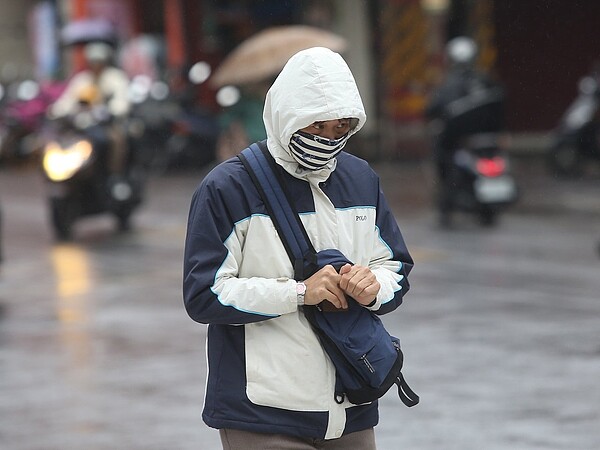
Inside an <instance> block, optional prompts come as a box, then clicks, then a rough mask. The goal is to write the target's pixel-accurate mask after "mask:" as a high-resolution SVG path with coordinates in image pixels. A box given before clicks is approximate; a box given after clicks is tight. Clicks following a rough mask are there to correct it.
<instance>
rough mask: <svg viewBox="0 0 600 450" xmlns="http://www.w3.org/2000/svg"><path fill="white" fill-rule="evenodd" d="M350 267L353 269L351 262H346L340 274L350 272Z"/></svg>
mask: <svg viewBox="0 0 600 450" xmlns="http://www.w3.org/2000/svg"><path fill="white" fill-rule="evenodd" d="M350 269H352V265H351V264H348V263H346V264H344V265H343V266H342V267H341V268H340V272H339V273H340V275H344V274H345V273H348V272H350Z"/></svg>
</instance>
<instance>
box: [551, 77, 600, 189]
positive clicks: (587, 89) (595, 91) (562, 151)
mask: <svg viewBox="0 0 600 450" xmlns="http://www.w3.org/2000/svg"><path fill="white" fill-rule="evenodd" d="M578 90H579V94H578V95H577V97H576V98H575V100H574V101H573V102H572V103H571V104H570V105H569V107H568V108H567V110H566V111H565V113H564V114H563V116H562V117H561V120H560V122H559V125H558V127H557V128H556V130H555V132H554V141H553V143H552V146H551V147H550V148H549V149H548V153H547V160H548V167H549V169H550V171H551V172H552V173H553V174H555V175H558V176H567V177H573V176H577V175H580V174H581V173H582V171H583V168H584V167H585V166H586V163H589V162H592V161H595V162H597V163H600V127H599V117H598V111H599V106H600V84H599V81H598V78H597V77H594V76H586V77H583V78H582V79H581V80H580V81H579V85H578Z"/></svg>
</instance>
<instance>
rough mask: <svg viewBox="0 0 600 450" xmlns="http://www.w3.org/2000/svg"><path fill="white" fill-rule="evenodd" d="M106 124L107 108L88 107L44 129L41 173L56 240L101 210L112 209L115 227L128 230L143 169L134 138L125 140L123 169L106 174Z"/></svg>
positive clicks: (67, 236) (139, 197)
mask: <svg viewBox="0 0 600 450" xmlns="http://www.w3.org/2000/svg"><path fill="white" fill-rule="evenodd" d="M109 124H110V117H109V116H108V113H107V112H106V110H105V109H103V108H99V107H91V108H84V109H82V110H81V111H80V112H78V113H76V114H74V115H71V116H68V117H65V118H61V119H57V120H54V121H53V122H52V123H51V126H50V127H49V129H48V130H46V132H45V133H44V136H43V141H44V142H45V145H44V148H43V159H42V172H43V175H44V177H45V179H46V181H47V186H48V205H49V209H50V219H51V224H52V227H53V229H54V233H55V236H56V238H57V239H58V240H68V239H70V238H71V237H72V227H73V224H74V223H75V221H76V220H77V219H79V218H81V217H83V216H89V215H95V214H101V213H109V214H112V215H113V216H114V217H115V218H116V219H117V223H118V227H119V229H120V230H126V229H128V228H129V220H130V216H131V214H132V213H133V211H134V210H135V209H136V208H137V207H138V206H139V205H140V203H141V202H142V196H143V195H142V194H143V184H144V178H145V174H144V170H143V166H142V165H141V164H140V163H139V162H138V161H139V158H138V156H139V155H137V151H136V150H137V149H136V147H135V146H134V145H133V143H130V144H129V154H128V160H127V163H126V170H125V173H124V174H123V175H122V176H114V175H111V174H110V171H109V164H108V153H109V152H108V146H109V145H110V141H109V138H108V126H109Z"/></svg>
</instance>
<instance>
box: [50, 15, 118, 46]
mask: <svg viewBox="0 0 600 450" xmlns="http://www.w3.org/2000/svg"><path fill="white" fill-rule="evenodd" d="M60 37H61V41H62V43H63V44H64V45H76V44H87V43H88V42H98V41H101V42H106V43H107V44H115V43H116V40H117V34H116V30H115V27H114V26H113V25H112V23H110V22H109V21H108V20H105V19H82V20H76V21H73V22H70V23H68V24H67V25H65V26H64V27H63V29H62V31H61V34H60Z"/></svg>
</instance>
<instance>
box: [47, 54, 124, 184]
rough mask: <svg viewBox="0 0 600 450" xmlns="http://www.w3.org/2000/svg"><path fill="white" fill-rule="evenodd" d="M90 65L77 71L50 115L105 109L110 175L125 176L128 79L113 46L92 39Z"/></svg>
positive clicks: (51, 109) (87, 60) (57, 116)
mask: <svg viewBox="0 0 600 450" xmlns="http://www.w3.org/2000/svg"><path fill="white" fill-rule="evenodd" d="M84 56H85V60H86V63H87V68H86V69H84V70H82V71H81V72H78V73H77V74H75V75H74V76H73V78H71V79H70V80H69V83H68V85H67V87H66V89H65V91H64V92H63V93H62V95H61V96H60V97H59V98H58V100H57V101H56V102H55V103H54V104H53V105H52V106H51V107H50V115H51V117H53V118H60V117H65V116H70V115H74V114H76V113H77V112H79V111H80V110H81V108H82V107H85V108H94V107H98V105H101V106H103V107H105V108H106V113H107V119H108V120H107V124H108V126H107V127H106V131H107V133H108V137H109V143H110V145H109V155H108V162H109V170H110V172H111V174H114V175H119V176H121V175H123V172H124V170H125V166H126V161H127V153H128V145H127V131H126V119H127V116H128V114H129V111H130V108H131V104H130V101H129V90H128V89H129V78H128V77H127V74H126V73H125V71H123V70H122V69H120V68H118V67H116V66H114V65H113V56H114V52H113V48H112V47H111V46H110V45H108V44H106V43H103V42H92V43H89V44H87V45H86V46H85V48H84Z"/></svg>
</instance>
